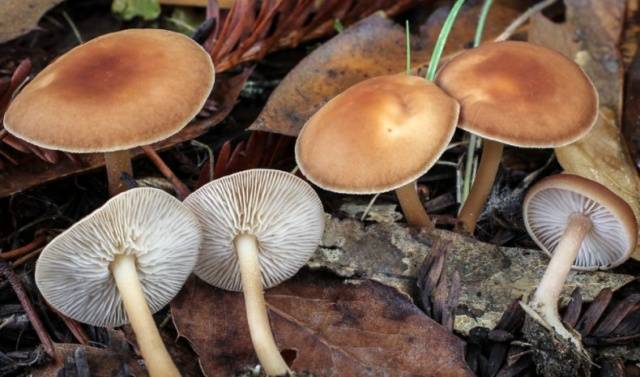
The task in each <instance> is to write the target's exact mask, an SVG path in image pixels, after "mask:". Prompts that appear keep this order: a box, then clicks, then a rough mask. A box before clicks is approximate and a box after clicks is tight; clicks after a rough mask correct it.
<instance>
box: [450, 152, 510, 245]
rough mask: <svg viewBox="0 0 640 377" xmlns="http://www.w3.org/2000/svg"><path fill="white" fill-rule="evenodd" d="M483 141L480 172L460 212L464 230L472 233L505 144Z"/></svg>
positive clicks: (491, 185)
mask: <svg viewBox="0 0 640 377" xmlns="http://www.w3.org/2000/svg"><path fill="white" fill-rule="evenodd" d="M482 142H483V143H484V144H483V147H482V157H481V158H480V165H479V166H478V172H477V174H476V178H475V179H474V181H473V185H472V186H471V191H470V192H469V196H467V200H466V201H465V202H464V205H463V206H462V209H461V210H460V213H459V214H458V220H459V221H460V222H461V223H462V226H463V230H464V231H466V232H469V233H471V234H473V232H474V230H475V229H476V222H477V221H478V217H479V216H480V213H481V211H482V208H483V207H484V205H485V203H486V202H487V198H488V197H489V194H490V193H491V188H492V187H493V182H494V181H495V180H496V174H497V173H498V167H499V166H500V160H501V159H502V149H503V148H504V145H503V144H502V143H500V142H498V141H493V140H488V139H483V141H482Z"/></svg>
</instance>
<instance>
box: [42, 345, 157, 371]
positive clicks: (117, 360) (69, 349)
mask: <svg viewBox="0 0 640 377" xmlns="http://www.w3.org/2000/svg"><path fill="white" fill-rule="evenodd" d="M54 346H55V350H56V354H57V358H56V360H55V361H53V362H52V363H51V364H49V365H48V366H46V367H44V368H39V369H35V370H33V371H32V374H31V375H32V376H33V377H58V376H59V375H60V374H59V372H60V371H61V369H62V368H64V367H65V359H66V358H68V357H71V358H73V357H74V353H76V352H77V350H78V349H83V350H84V352H85V355H84V357H83V359H85V360H86V362H87V364H86V366H88V369H89V373H90V375H91V376H92V377H112V376H128V375H132V376H144V375H145V372H144V368H142V367H141V366H140V365H138V364H137V363H136V362H135V361H134V360H133V359H131V357H130V355H129V354H127V353H124V352H120V351H116V350H113V349H108V348H97V347H91V346H82V345H80V344H70V343H55V344H54ZM124 370H128V371H129V373H128V374H123V373H122V372H123V371H124ZM64 375H67V376H69V375H75V374H72V373H67V374H64Z"/></svg>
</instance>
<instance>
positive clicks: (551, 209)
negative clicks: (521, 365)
mask: <svg viewBox="0 0 640 377" xmlns="http://www.w3.org/2000/svg"><path fill="white" fill-rule="evenodd" d="M523 216H524V223H525V226H526V228H527V232H528V233H529V234H530V235H531V238H533V240H534V241H535V242H536V244H538V246H540V248H541V249H542V250H543V251H544V252H545V253H547V254H548V255H550V256H551V261H550V262H549V265H548V267H547V269H546V271H545V273H544V275H543V277H542V280H541V281H540V284H539V285H538V288H537V289H536V291H535V293H534V295H533V298H532V300H531V301H530V303H529V305H528V306H525V308H528V309H530V310H528V312H529V313H530V314H531V315H532V316H533V317H534V318H535V317H539V318H536V319H538V322H541V321H540V320H542V323H544V324H546V325H547V326H546V327H551V328H552V329H553V330H554V331H555V332H556V333H557V334H558V335H560V337H561V338H563V339H567V340H570V341H571V342H573V344H574V345H575V346H576V348H577V349H582V347H581V343H580V340H579V337H578V336H577V335H574V334H573V333H572V332H570V331H568V330H567V329H566V328H565V327H564V326H563V324H562V321H561V320H560V316H559V314H558V300H559V298H560V292H561V291H562V286H563V285H564V282H565V280H566V278H567V275H568V274H569V271H570V270H571V268H572V267H573V268H574V269H576V270H585V271H590V270H604V269H610V268H613V267H616V266H618V265H620V264H622V263H623V262H624V261H626V260H627V259H628V258H629V256H630V255H631V253H632V251H633V250H634V248H635V246H636V241H637V233H638V232H637V225H636V219H635V217H634V215H633V211H632V210H631V208H630V207H629V205H628V204H627V203H626V202H625V201H624V200H622V199H621V198H620V197H618V196H617V195H616V194H614V193H613V192H611V191H609V190H608V189H607V188H606V187H604V186H602V185H601V184H599V183H597V182H594V181H591V180H589V179H586V178H583V177H580V176H577V175H571V174H560V175H555V176H551V177H547V178H545V179H543V180H541V181H540V182H538V183H537V184H536V185H535V186H534V187H532V188H531V189H530V190H529V192H528V194H527V196H526V198H525V200H524V206H523ZM532 311H533V312H532Z"/></svg>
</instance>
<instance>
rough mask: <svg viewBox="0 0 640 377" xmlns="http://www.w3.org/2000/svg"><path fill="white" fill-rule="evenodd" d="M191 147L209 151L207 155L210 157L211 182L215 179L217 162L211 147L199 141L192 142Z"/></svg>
mask: <svg viewBox="0 0 640 377" xmlns="http://www.w3.org/2000/svg"><path fill="white" fill-rule="evenodd" d="M191 145H193V146H194V147H198V148H202V149H204V150H206V151H207V155H208V156H209V180H212V179H214V178H215V166H216V161H215V155H214V153H213V150H212V149H211V147H209V146H208V145H207V144H205V143H201V142H199V141H198V140H191Z"/></svg>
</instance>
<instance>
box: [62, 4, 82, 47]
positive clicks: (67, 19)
mask: <svg viewBox="0 0 640 377" xmlns="http://www.w3.org/2000/svg"><path fill="white" fill-rule="evenodd" d="M62 17H64V19H65V20H66V21H67V23H68V24H69V26H70V27H71V31H73V35H74V36H75V37H76V39H77V40H78V44H83V43H84V40H83V39H82V35H81V34H80V30H78V28H77V27H76V24H75V23H74V22H73V20H72V19H71V17H70V16H69V14H68V13H67V12H65V11H62Z"/></svg>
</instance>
